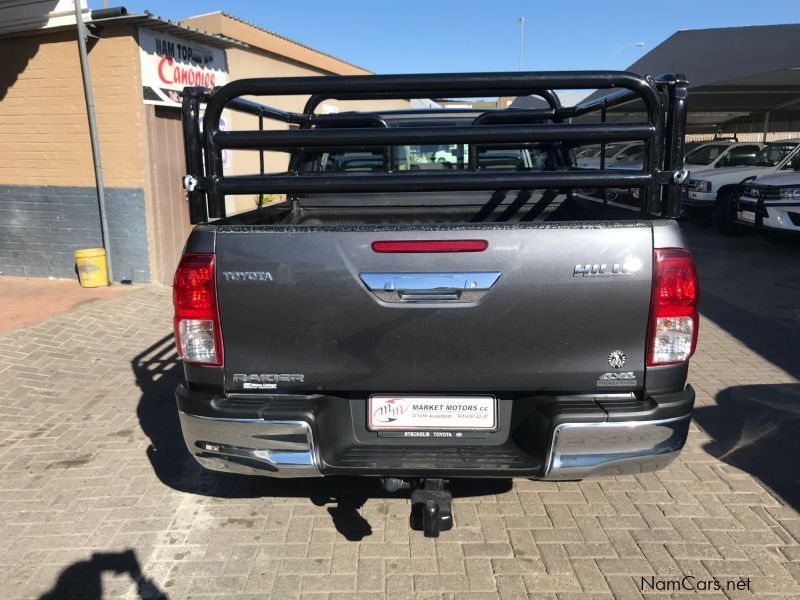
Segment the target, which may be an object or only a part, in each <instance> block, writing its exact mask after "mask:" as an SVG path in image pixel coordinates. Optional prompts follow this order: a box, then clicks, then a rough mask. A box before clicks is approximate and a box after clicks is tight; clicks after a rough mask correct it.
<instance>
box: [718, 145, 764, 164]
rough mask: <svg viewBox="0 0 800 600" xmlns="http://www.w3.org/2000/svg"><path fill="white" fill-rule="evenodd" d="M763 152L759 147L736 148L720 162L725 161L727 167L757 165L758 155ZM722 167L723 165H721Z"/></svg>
mask: <svg viewBox="0 0 800 600" xmlns="http://www.w3.org/2000/svg"><path fill="white" fill-rule="evenodd" d="M759 152H761V148H760V147H759V146H736V147H735V148H731V151H730V152H728V154H726V155H725V156H724V157H723V158H722V160H720V162H722V161H724V162H725V165H724V166H726V167H741V166H744V165H752V164H755V162H756V160H757V159H758V154H759ZM720 166H722V165H720Z"/></svg>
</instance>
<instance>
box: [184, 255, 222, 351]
mask: <svg viewBox="0 0 800 600" xmlns="http://www.w3.org/2000/svg"><path fill="white" fill-rule="evenodd" d="M172 302H173V305H174V306H175V343H176V344H177V346H178V354H179V355H180V357H181V358H182V359H183V360H185V361H186V362H191V363H196V364H205V365H221V364H222V336H221V335H220V328H219V314H218V312H217V289H216V284H215V281H214V255H213V254H184V256H183V257H182V258H181V262H180V264H179V265H178V269H177V270H176V271H175V281H174V283H173V287H172Z"/></svg>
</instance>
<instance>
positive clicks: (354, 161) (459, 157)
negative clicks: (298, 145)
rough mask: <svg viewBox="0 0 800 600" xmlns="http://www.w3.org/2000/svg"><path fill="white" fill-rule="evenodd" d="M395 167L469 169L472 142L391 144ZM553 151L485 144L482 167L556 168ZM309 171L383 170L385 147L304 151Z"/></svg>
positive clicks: (305, 169)
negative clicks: (468, 143)
mask: <svg viewBox="0 0 800 600" xmlns="http://www.w3.org/2000/svg"><path fill="white" fill-rule="evenodd" d="M390 156H391V169H392V170H393V171H415V170H421V171H435V170H439V171H441V170H451V169H465V168H467V167H468V165H469V146H467V145H465V144H441V145H424V146H423V145H406V146H393V147H392V148H391V154H390ZM554 166H555V163H554V161H553V158H552V152H551V151H549V150H548V149H547V148H544V147H535V146H534V147H531V148H509V149H506V148H502V149H501V148H481V149H480V150H479V152H478V167H479V168H480V169H498V170H515V171H518V170H541V169H546V168H552V167H554ZM301 170H302V171H303V172H305V173H332V172H350V173H357V172H379V171H383V170H384V150H383V149H381V148H375V149H372V150H362V151H357V152H354V151H352V150H340V151H335V150H334V151H329V152H308V153H305V154H304V155H303V160H302V165H301Z"/></svg>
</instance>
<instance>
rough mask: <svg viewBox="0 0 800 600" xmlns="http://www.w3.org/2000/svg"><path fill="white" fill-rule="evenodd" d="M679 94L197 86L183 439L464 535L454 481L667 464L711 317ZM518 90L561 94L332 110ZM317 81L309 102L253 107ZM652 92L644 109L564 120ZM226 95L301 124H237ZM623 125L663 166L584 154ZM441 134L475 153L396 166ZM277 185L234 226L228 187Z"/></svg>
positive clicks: (183, 305)
mask: <svg viewBox="0 0 800 600" xmlns="http://www.w3.org/2000/svg"><path fill="white" fill-rule="evenodd" d="M685 86H686V82H685V79H684V78H683V77H682V76H676V75H670V76H663V77H660V78H657V79H652V78H649V77H648V78H644V77H639V76H637V75H633V74H631V73H627V72H606V71H603V72H596V73H595V72H577V73H522V74H520V73H512V74H464V75H462V74H453V75H408V76H404V75H392V76H357V77H344V76H342V77H306V78H275V79H248V80H241V81H234V82H231V83H229V84H227V85H225V86H222V87H221V88H217V89H216V90H214V91H213V92H208V91H207V90H203V89H200V88H187V89H186V90H185V91H184V103H183V123H184V139H185V143H186V158H187V171H188V174H187V176H186V178H185V181H184V183H185V187H186V189H187V193H188V197H189V207H190V214H191V218H192V221H193V222H195V223H197V224H198V225H197V226H196V227H195V229H194V230H193V231H192V233H191V235H190V236H189V239H188V241H187V243H186V248H185V252H184V255H183V257H182V259H181V261H180V264H179V266H178V269H177V272H176V275H175V286H174V305H175V337H176V342H177V346H178V350H179V354H180V357H181V359H182V360H183V364H184V373H185V376H186V383H185V384H182V385H180V386H179V388H178V390H177V392H176V397H177V405H178V410H179V416H180V422H181V427H182V430H183V435H184V438H185V440H186V444H187V447H188V448H189V451H190V452H191V453H192V455H193V456H194V457H195V458H196V459H197V460H198V461H199V462H200V463H201V464H202V465H203V466H205V467H208V468H209V469H214V470H219V471H226V472H232V473H245V474H258V475H267V476H272V477H315V476H329V475H351V476H352V475H359V476H370V477H375V478H376V479H378V478H379V479H380V481H381V484H382V485H383V487H384V489H385V490H387V491H398V490H401V489H404V488H411V490H412V491H411V507H412V514H411V523H412V525H413V526H414V527H415V528H421V529H423V530H424V531H425V534H426V535H428V536H436V535H438V533H439V531H440V530H444V529H449V528H450V527H451V526H452V509H451V503H450V500H451V496H450V493H449V492H448V490H447V488H446V482H447V480H448V479H451V478H454V477H529V478H536V479H544V480H551V481H558V480H565V479H566V480H574V479H580V478H583V477H589V476H597V475H619V474H623V473H641V472H643V471H651V470H655V469H660V468H662V467H664V466H665V465H667V464H669V463H670V462H671V461H672V460H673V459H674V458H675V456H677V454H678V453H679V452H680V449H681V448H682V446H683V445H684V442H685V440H686V436H687V432H688V428H689V422H690V416H691V411H692V407H693V404H694V398H695V394H694V391H693V389H692V388H691V386H687V385H686V377H687V372H688V361H689V359H690V357H691V356H692V354H693V352H694V349H695V345H696V340H697V329H698V312H697V301H698V295H697V294H698V282H697V272H696V269H695V266H694V261H693V259H692V256H691V254H690V252H689V251H688V249H687V246H686V242H685V240H684V238H683V236H682V234H681V231H680V228H679V227H678V225H677V223H676V221H675V220H674V218H675V217H676V216H678V214H679V213H680V190H679V185H680V183H681V182H682V180H683V178H684V177H685V172H684V171H683V170H682V169H681V168H680V167H681V165H682V161H683V148H682V139H681V136H680V135H672V134H671V133H670V131H669V129H668V128H666V127H663V123H664V121H663V120H662V119H664V117H665V116H666V117H667V122H668V123H670V124H671V126H675V127H679V129H678V131H682V130H683V124H684V123H685V112H684V110H685V108H684V107H685V103H683V102H674V103H672V102H671V101H670V98H683V97H685V93H686V92H685ZM590 87H591V88H598V87H599V88H605V89H609V90H615V93H614V94H613V96H611V97H610V99H608V98H606V99H603V98H601V99H599V100H592V101H587V102H585V103H583V104H579V105H578V106H575V107H561V106H560V104H559V102H558V98H557V96H556V95H555V94H554V93H553V92H551V91H549V90H550V89H570V88H571V89H585V88H590ZM621 88H622V90H621ZM670 88H675V89H670ZM625 90H627V91H625ZM523 91H527V92H528V93H531V94H538V95H540V96H542V97H543V98H544V99H545V100H547V101H548V103H549V104H550V108H549V109H546V110H543V109H525V110H522V109H498V110H494V111H482V110H472V111H453V110H435V109H434V110H426V111H423V112H414V111H395V112H379V113H376V112H362V113H355V112H353V113H337V114H327V115H317V114H315V108H316V107H317V106H318V105H319V103H320V102H322V101H325V100H326V99H328V98H342V97H344V98H347V99H349V100H353V101H356V100H359V99H372V98H375V97H379V98H408V97H413V96H414V95H419V96H421V97H456V96H458V95H462V96H464V97H472V96H476V95H479V94H486V93H494V94H498V95H508V94H509V93H511V92H513V93H515V94H519V93H521V92H523ZM668 92H669V93H668ZM300 93H305V94H308V95H310V100H309V101H308V103H307V105H306V108H305V110H304V112H303V113H288V112H284V111H281V110H278V109H275V108H271V107H267V106H262V105H259V104H256V103H254V102H251V101H248V100H244V99H243V98H242V96H248V97H259V96H268V97H275V96H281V95H297V94H300ZM637 99H639V100H641V101H643V102H644V103H645V106H646V107H647V117H646V120H645V121H644V122H641V123H624V124H618V123H615V124H613V125H611V124H604V125H601V126H598V125H597V124H596V123H593V124H583V123H575V122H571V121H570V119H571V118H572V117H580V116H583V115H598V114H599V112H600V111H601V110H602V108H603V107H604V106H607V105H608V104H609V103H612V104H613V103H617V102H629V101H633V100H637ZM202 103H207V105H206V107H205V113H204V121H203V128H202V131H201V129H200V128H199V126H198V124H197V116H198V115H199V114H200V109H201V104H202ZM223 109H227V110H239V111H244V112H248V113H251V114H259V115H263V116H265V118H267V119H271V120H275V121H280V122H282V123H296V124H299V125H300V127H299V128H296V129H288V130H287V129H283V128H281V129H273V130H265V131H221V130H220V129H219V118H220V116H221V114H222V110H223ZM242 122H244V120H242ZM626 139H638V140H641V139H646V142H645V143H644V147H645V152H647V153H649V154H648V156H649V157H650V158H651V159H653V157H658V161H656V160H655V159H653V160H648V161H646V163H647V168H643V167H640V168H639V169H629V170H624V171H623V170H620V171H613V170H609V169H606V170H596V171H593V170H585V169H577V168H575V165H574V164H573V162H572V159H571V158H570V157H571V152H569V151H568V149H569V147H570V144H571V143H573V141H574V140H580V141H581V142H590V143H598V142H599V141H600V140H607V141H611V142H614V141H623V142H624V141H625V140H626ZM435 144H442V145H447V146H448V149H449V150H454V152H451V153H452V154H453V155H454V156H457V157H459V156H465V157H467V160H466V161H464V164H463V165H461V166H462V167H463V168H459V169H456V168H452V169H441V168H440V169H438V170H433V167H432V168H431V170H427V171H426V170H422V169H418V170H413V171H412V170H402V169H398V168H395V167H396V166H397V164H398V163H397V161H398V156H409V155H419V154H426V156H428V155H430V151H428V150H425V149H424V148H423V146H426V147H430V146H431V145H435ZM640 145H641V144H640ZM414 146H419V148H418V149H417V151H413V147H414ZM400 148H402V151H400V150H399V149H400ZM410 148H411V150H410ZM223 149H238V150H250V151H255V152H261V151H265V150H279V151H283V152H286V153H288V154H289V155H290V158H289V168H288V172H287V173H263V172H261V173H256V174H252V175H228V174H225V173H224V171H223V168H222V161H221V152H222V150H223ZM426 164H427V163H426ZM364 165H368V168H367V169H365V168H364ZM601 188H628V189H633V188H635V189H640V190H641V192H640V199H641V202H640V204H639V206H637V207H636V208H635V210H629V209H627V208H617V207H611V206H609V205H608V204H607V203H605V202H604V201H603V199H602V198H598V197H596V195H595V194H594V191H595V190H597V189H601ZM265 193H276V194H277V193H280V194H287V195H288V200H287V201H286V202H285V203H282V204H275V205H270V206H267V207H262V208H259V209H256V210H254V211H252V212H248V213H244V214H239V215H232V216H226V208H225V206H226V204H225V198H226V196H227V195H231V194H265ZM643 217H645V218H643Z"/></svg>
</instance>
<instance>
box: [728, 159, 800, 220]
mask: <svg viewBox="0 0 800 600" xmlns="http://www.w3.org/2000/svg"><path fill="white" fill-rule="evenodd" d="M791 164H792V167H793V170H792V171H789V172H784V173H779V174H776V175H768V176H766V177H760V178H759V179H758V180H756V181H749V182H747V183H745V184H744V185H743V186H742V188H743V189H742V194H741V195H740V196H739V197H738V200H737V202H736V223H738V224H739V225H742V226H744V227H754V228H759V229H766V230H769V231H779V232H786V233H800V153H797V154H795V155H794V157H793V160H792V163H791Z"/></svg>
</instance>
